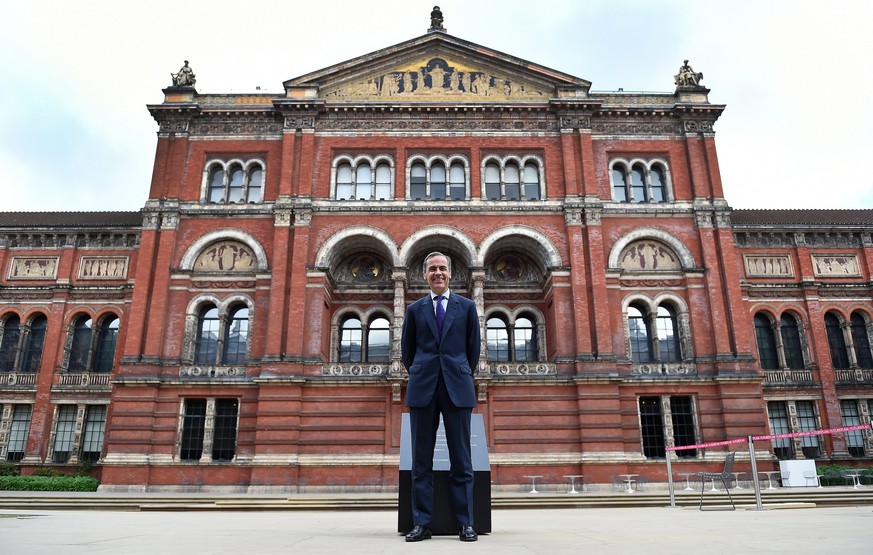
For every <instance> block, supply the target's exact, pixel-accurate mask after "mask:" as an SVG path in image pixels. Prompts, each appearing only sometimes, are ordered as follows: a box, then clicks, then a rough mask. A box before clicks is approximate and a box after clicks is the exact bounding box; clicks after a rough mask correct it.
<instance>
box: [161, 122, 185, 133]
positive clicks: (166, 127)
mask: <svg viewBox="0 0 873 555" xmlns="http://www.w3.org/2000/svg"><path fill="white" fill-rule="evenodd" d="M160 132H161V133H187V132H188V120H176V121H173V120H169V121H166V120H165V121H162V122H161V127H160Z"/></svg>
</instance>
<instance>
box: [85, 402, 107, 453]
mask: <svg viewBox="0 0 873 555" xmlns="http://www.w3.org/2000/svg"><path fill="white" fill-rule="evenodd" d="M105 429H106V406H105V405H91V406H89V407H88V412H87V414H86V415H85V430H84V432H83V435H82V460H86V461H91V462H97V461H98V460H99V459H100V451H101V450H102V449H103V433H104V431H105Z"/></svg>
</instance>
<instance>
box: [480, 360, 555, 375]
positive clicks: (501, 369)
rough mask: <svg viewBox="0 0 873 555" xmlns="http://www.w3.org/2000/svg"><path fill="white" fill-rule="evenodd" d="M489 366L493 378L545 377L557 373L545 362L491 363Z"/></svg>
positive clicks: (552, 365) (553, 366)
mask: <svg viewBox="0 0 873 555" xmlns="http://www.w3.org/2000/svg"><path fill="white" fill-rule="evenodd" d="M489 365H490V367H491V373H492V374H493V375H495V376H547V375H555V374H557V373H558V369H557V367H556V366H555V365H554V364H550V363H547V362H500V363H494V362H492V363H489Z"/></svg>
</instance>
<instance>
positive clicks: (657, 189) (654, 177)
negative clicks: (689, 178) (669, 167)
mask: <svg viewBox="0 0 873 555" xmlns="http://www.w3.org/2000/svg"><path fill="white" fill-rule="evenodd" d="M649 180H650V181H651V183H652V201H654V202H664V201H665V200H667V172H666V171H664V166H662V165H661V164H653V165H652V169H651V171H650V172H649Z"/></svg>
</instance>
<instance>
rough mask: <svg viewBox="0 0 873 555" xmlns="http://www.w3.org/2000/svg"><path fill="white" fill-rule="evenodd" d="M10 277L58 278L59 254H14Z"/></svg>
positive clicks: (10, 265)
mask: <svg viewBox="0 0 873 555" xmlns="http://www.w3.org/2000/svg"><path fill="white" fill-rule="evenodd" d="M8 275H9V279H57V277H58V257H57V256H28V257H21V256H13V257H12V261H11V263H10V264H9V274H8Z"/></svg>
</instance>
